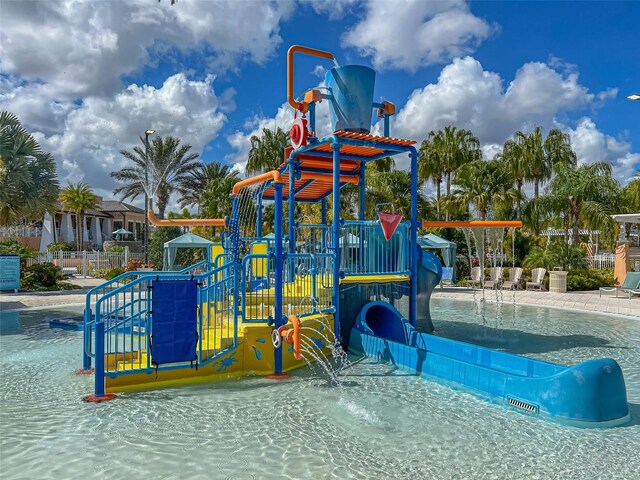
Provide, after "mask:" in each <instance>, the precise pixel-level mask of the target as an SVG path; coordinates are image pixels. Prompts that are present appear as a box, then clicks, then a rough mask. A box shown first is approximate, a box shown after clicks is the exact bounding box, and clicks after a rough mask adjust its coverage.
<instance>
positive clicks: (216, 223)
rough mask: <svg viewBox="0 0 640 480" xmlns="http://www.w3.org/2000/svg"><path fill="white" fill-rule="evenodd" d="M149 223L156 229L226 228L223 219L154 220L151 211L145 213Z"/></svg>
mask: <svg viewBox="0 0 640 480" xmlns="http://www.w3.org/2000/svg"><path fill="white" fill-rule="evenodd" d="M147 217H148V218H149V222H150V223H151V225H155V226H156V227H226V226H227V223H226V220H225V219H224V218H175V219H167V220H160V219H158V218H156V216H155V214H154V213H153V210H149V212H148V213H147Z"/></svg>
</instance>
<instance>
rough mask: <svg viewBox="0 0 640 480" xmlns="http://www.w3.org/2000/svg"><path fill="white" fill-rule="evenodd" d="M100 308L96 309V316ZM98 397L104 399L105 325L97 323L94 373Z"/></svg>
mask: <svg viewBox="0 0 640 480" xmlns="http://www.w3.org/2000/svg"><path fill="white" fill-rule="evenodd" d="M97 312H98V307H96V315H97ZM94 377H95V387H94V393H95V396H96V397H98V398H99V397H104V323H103V322H96V369H95V371H94Z"/></svg>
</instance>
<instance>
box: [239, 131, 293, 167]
mask: <svg viewBox="0 0 640 480" xmlns="http://www.w3.org/2000/svg"><path fill="white" fill-rule="evenodd" d="M250 142H251V150H249V158H248V159H247V173H248V174H250V175H251V174H254V173H261V172H267V171H269V170H274V169H276V168H278V167H279V166H280V165H281V164H282V162H283V161H284V160H285V159H284V149H285V148H286V147H288V146H289V133H288V132H285V131H284V130H282V129H281V128H280V127H277V128H276V129H275V131H272V130H269V129H268V128H263V129H262V135H261V136H259V137H258V136H257V135H253V136H252V137H251V139H250Z"/></svg>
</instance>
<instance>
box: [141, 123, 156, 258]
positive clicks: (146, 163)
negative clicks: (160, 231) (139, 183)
mask: <svg viewBox="0 0 640 480" xmlns="http://www.w3.org/2000/svg"><path fill="white" fill-rule="evenodd" d="M154 133H156V131H155V130H151V129H150V128H149V129H147V130H146V131H145V132H144V266H145V267H146V266H147V265H149V193H148V191H149V135H153V134H154Z"/></svg>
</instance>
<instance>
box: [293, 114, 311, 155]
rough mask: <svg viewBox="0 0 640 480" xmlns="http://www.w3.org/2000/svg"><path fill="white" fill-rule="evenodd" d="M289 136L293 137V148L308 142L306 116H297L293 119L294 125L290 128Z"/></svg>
mask: <svg viewBox="0 0 640 480" xmlns="http://www.w3.org/2000/svg"><path fill="white" fill-rule="evenodd" d="M289 137H291V145H292V146H293V148H300V147H304V146H305V145H306V144H307V139H308V138H309V132H308V130H307V119H306V118H296V119H294V120H293V125H292V126H291V129H290V130H289Z"/></svg>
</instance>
